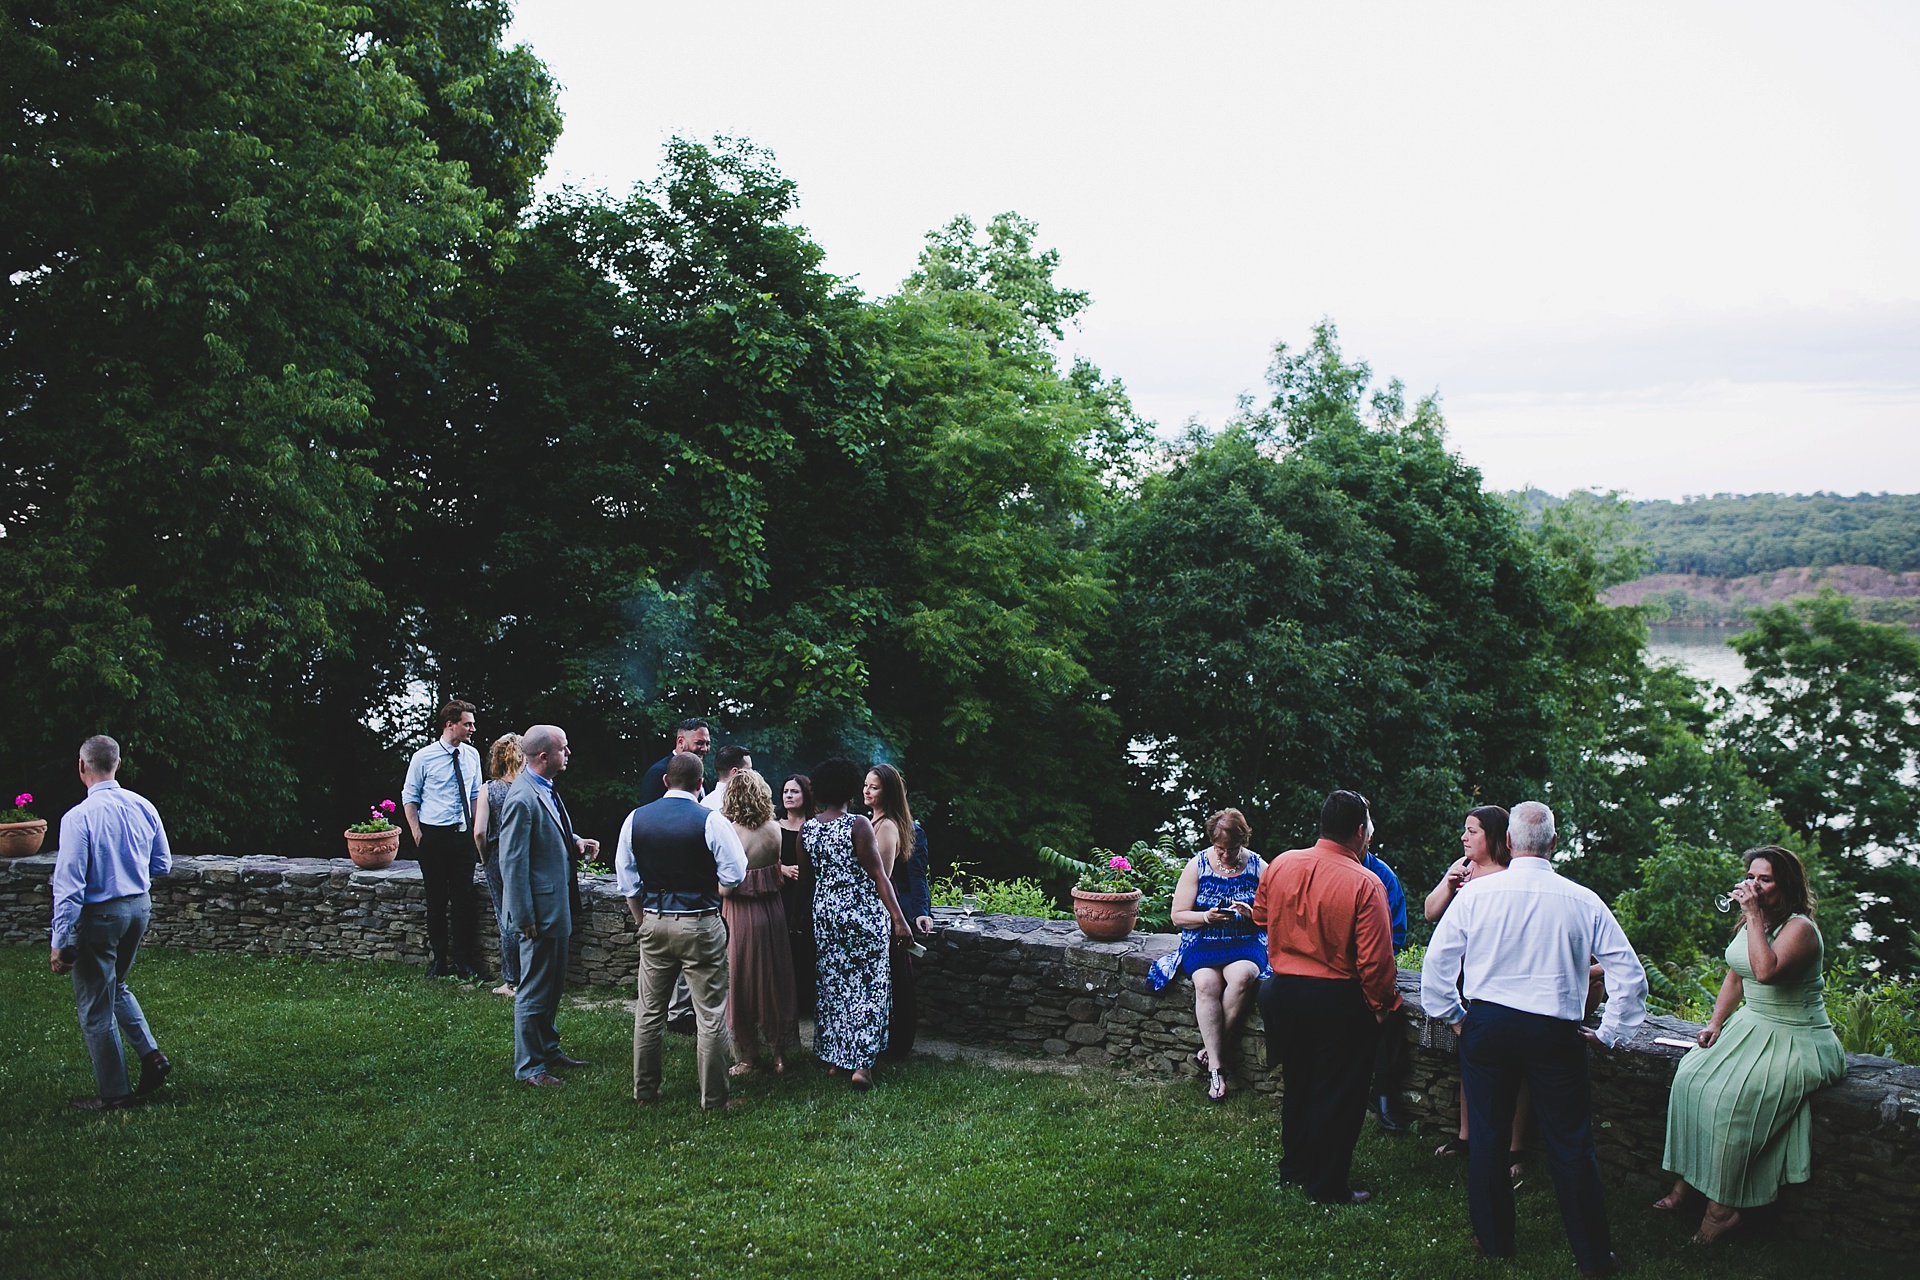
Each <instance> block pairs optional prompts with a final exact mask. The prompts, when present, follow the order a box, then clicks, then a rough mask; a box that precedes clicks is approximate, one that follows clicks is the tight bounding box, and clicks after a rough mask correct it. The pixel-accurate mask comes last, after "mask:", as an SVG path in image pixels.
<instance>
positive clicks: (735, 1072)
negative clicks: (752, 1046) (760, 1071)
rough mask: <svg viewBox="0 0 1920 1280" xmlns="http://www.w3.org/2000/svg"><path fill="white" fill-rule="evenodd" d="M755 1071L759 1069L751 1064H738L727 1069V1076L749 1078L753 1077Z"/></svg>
mask: <svg viewBox="0 0 1920 1280" xmlns="http://www.w3.org/2000/svg"><path fill="white" fill-rule="evenodd" d="M755 1070H757V1068H756V1067H755V1066H754V1065H753V1064H752V1063H751V1062H736V1063H734V1064H733V1065H732V1066H730V1067H728V1068H727V1074H728V1075H730V1076H749V1075H752V1074H753V1073H754V1071H755Z"/></svg>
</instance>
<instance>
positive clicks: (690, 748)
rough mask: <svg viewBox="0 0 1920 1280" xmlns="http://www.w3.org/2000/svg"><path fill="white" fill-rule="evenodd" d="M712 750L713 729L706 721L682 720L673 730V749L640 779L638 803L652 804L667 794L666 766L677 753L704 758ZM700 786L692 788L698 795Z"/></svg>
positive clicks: (656, 761)
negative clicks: (708, 726)
mask: <svg viewBox="0 0 1920 1280" xmlns="http://www.w3.org/2000/svg"><path fill="white" fill-rule="evenodd" d="M711 750H713V731H712V730H711V729H709V728H707V722H706V721H705V720H699V719H688V720H682V721H681V722H680V723H679V724H678V725H676V726H674V730H673V750H671V751H669V752H667V754H666V755H664V756H661V757H660V758H659V759H658V760H655V761H654V762H653V766H652V767H651V768H649V769H648V770H647V774H646V776H645V777H644V778H642V779H640V803H641V804H652V803H653V802H654V801H655V800H658V799H659V798H660V797H661V796H663V795H665V794H667V782H666V777H667V766H668V765H669V764H672V763H673V758H674V757H675V756H677V755H695V756H699V757H700V759H701V760H702V761H704V760H706V758H707V752H709V751H711ZM699 793H700V788H699V787H695V788H694V794H695V795H698V794H699Z"/></svg>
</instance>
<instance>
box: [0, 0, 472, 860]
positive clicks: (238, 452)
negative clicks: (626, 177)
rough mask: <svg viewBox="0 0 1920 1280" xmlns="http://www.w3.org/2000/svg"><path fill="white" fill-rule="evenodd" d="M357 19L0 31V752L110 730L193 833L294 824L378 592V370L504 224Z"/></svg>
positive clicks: (42, 751) (102, 6)
mask: <svg viewBox="0 0 1920 1280" xmlns="http://www.w3.org/2000/svg"><path fill="white" fill-rule="evenodd" d="M370 17H371V12H370V11H369V10H365V9H354V8H348V7H346V6H338V5H333V4H328V3H312V2H306V0H255V2H250V3H247V4H237V3H221V2H218V0H156V2H155V3H152V4H147V5H140V6H132V5H122V4H107V3H85V2H80V0H42V2H37V3H36V2H34V0H24V2H23V3H18V4H14V5H11V6H9V8H8V13H7V18H6V22H5V25H4V27H0V78H3V82H4V85H5V91H6V93H7V96H8V100H9V105H8V110H9V112H10V113H11V115H12V119H13V120H14V121H15V123H14V124H13V125H12V126H10V135H11V142H10V145H9V147H8V150H7V154H6V158H5V161H4V163H5V165H6V170H7V181H6V183H5V185H4V195H0V200H4V207H0V260H3V261H4V269H5V272H6V274H7V275H8V276H9V279H10V284H9V287H8V289H7V290H6V292H5V295H4V298H5V301H4V304H0V305H4V308H5V316H4V332H5V333H6V335H7V337H6V341H5V343H4V345H3V346H0V388H3V389H4V391H3V394H4V395H5V397H6V400H7V410H6V418H5V426H4V433H5V436H4V440H5V452H6V457H7V466H6V469H5V472H4V485H5V496H4V499H3V500H0V528H4V532H5V537H4V538H0V578H4V579H5V580H6V581H7V582H8V584H9V588H10V590H11V592H12V593H13V594H14V598H15V600H16V601H18V602H22V603H27V602H30V603H31V605H32V607H31V608H16V609H11V610H8V611H7V613H6V616H5V619H4V621H0V681H3V682H4V684H5V687H6V688H7V689H8V690H9V695H10V706H9V708H8V710H9V721H10V726H11V729H10V732H9V734H8V745H7V747H6V749H5V750H6V756H7V761H8V763H9V765H11V766H12V767H14V768H16V769H23V770H25V771H26V776H28V777H32V776H35V775H34V774H33V772H32V771H33V770H34V769H36V768H44V767H46V763H45V762H47V761H49V760H53V761H59V762H61V764H62V765H63V766H64V764H65V762H67V761H68V760H69V759H70V756H71V746H70V744H71V743H72V742H74V741H77V740H78V739H79V737H81V736H83V734H84V733H86V732H91V731H94V730H97V729H101V728H110V729H112V730H113V731H115V732H116V733H117V734H118V735H119V736H121V737H122V738H123V739H124V740H125V741H126V742H127V745H128V748H129V754H130V756H131V758H132V760H133V761H134V762H135V763H136V765H138V766H140V767H141V768H142V769H143V771H144V772H143V773H142V775H141V776H142V778H143V784H145V785H149V786H156V787H159V788H161V789H163V790H165V791H166V792H167V794H168V795H169V797H170V798H171V805H170V809H169V818H170V820H171V821H172V822H173V824H174V826H175V828H176V830H178V831H180V832H181V833H182V834H184V835H188V836H193V835H202V834H206V833H208V832H210V831H212V830H215V829H221V830H224V831H225V832H227V833H228V834H229V835H230V836H233V837H235V838H237V839H246V838H249V837H252V836H258V835H263V834H268V833H270V832H272V831H273V830H274V829H276V828H277V827H278V826H280V825H282V824H284V822H285V821H286V820H287V815H289V814H291V813H293V812H294V811H295V810H296V809H297V807H298V801H299V796H298V794H297V793H298V788H297V769H296V767H295V766H294V765H293V764H292V763H290V761H291V760H292V759H293V757H294V756H295V755H296V754H297V752H296V738H295V735H294V734H293V732H292V731H291V726H292V724H293V723H294V721H293V719H292V717H290V716H289V715H287V714H286V713H287V711H288V709H289V708H295V707H299V706H300V705H302V704H303V703H304V702H306V701H309V700H310V699H311V698H312V696H313V693H314V688H313V681H314V679H315V671H316V663H317V662H318V661H320V660H321V659H323V658H325V657H326V656H327V655H331V654H338V653H340V652H342V651H344V649H345V648H346V647H347V646H346V638H347V634H348V628H349V627H350V626H351V620H352V618H353V616H354V615H355V614H356V613H358V612H363V611H371V610H373V609H375V608H377V607H378V606H379V605H380V603H381V602H380V600H379V598H378V595H377V593H376V592H375V591H374V590H373V588H372V587H371V585H370V584H369V582H368V580H367V578H366V576H365V573H364V566H365V563H366V561H367V560H368V559H369V558H370V556H371V554H372V551H373V548H374V547H375V545H376V543H377V542H378V541H379V540H380V537H381V525H382V523H383V522H384V521H386V520H388V519H389V518H390V508H391V502H392V497H393V494H394V491H395V487H396V484H395V481H396V477H394V476H392V475H390V474H387V473H383V472H382V471H381V470H380V469H379V468H378V466H377V465H375V459H376V457H377V451H378V445H379V439H378V434H377V423H376V420H375V415H374V413H373V411H372V406H373V401H374V392H373V389H372V387H371V386H370V379H371V378H372V377H373V376H374V371H375V370H376V369H378V368H380V367H383V366H387V365H391V364H392V363H394V362H395V361H400V360H404V359H408V358H412V357H413V356H414V355H415V354H417V353H419V352H421V351H423V350H425V349H428V348H430V347H432V346H434V345H436V344H437V343H438V342H439V341H440V340H441V339H442V338H444V337H446V336H449V335H452V334H454V333H455V332H456V331H457V328H458V323H459V322H458V318H457V316H456V314H455V308H454V306H453V298H454V291H455V288H456V286H457V284H458V281H459V279H460V276H461V266H460V264H461V262H462V261H465V260H470V259H471V258H473V257H474V256H475V255H478V254H481V253H483V252H484V251H485V249H486V247H487V245H488V243H489V241H490V239H491V237H492V236H493V235H494V231H495V228H496V227H497V226H498V225H499V222H500V219H499V217H498V215H497V213H496V211H495V210H494V209H493V208H492V207H491V206H490V204H489V201H488V200H487V198H486V196H485V195H484V194H483V193H482V192H481V191H479V190H478V189H476V188H475V187H474V186H473V185H472V183H471V181H470V169H469V165H468V164H467V163H465V162H462V161H453V160H448V159H446V158H444V157H443V156H442V155H441V153H440V150H439V147H438V146H437V144H436V142H435V140H434V138H433V137H432V136H431V134H430V132H429V126H430V123H431V121H430V119H429V114H430V107H429V104H428V103H427V102H426V101H425V100H424V99H423V95H422V93H421V91H420V88H419V86H418V84H417V83H416V82H415V81H414V80H413V79H411V78H410V77H409V76H408V75H407V74H406V72H405V70H404V69H403V67H402V66H401V63H402V61H403V58H402V55H401V54H400V53H399V52H397V51H396V50H394V49H392V48H389V47H388V46H386V45H384V44H382V43H381V42H380V41H378V40H377V39H374V38H373V37H372V34H371V33H370V32H369V31H368V30H367V29H366V28H365V26H364V25H363V24H364V23H365V22H366V21H367V20H368V19H369V18H370Z"/></svg>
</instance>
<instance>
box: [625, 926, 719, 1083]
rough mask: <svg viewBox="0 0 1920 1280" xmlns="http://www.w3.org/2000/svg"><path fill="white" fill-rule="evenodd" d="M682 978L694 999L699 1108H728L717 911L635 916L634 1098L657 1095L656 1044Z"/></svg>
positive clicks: (657, 1063) (661, 1035)
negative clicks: (637, 931)
mask: <svg viewBox="0 0 1920 1280" xmlns="http://www.w3.org/2000/svg"><path fill="white" fill-rule="evenodd" d="M682 976H684V977H685V978H686V980H687V990H688V992H689V994H691V995H692V997H693V1016H694V1022H695V1024H696V1026H697V1028H698V1030H697V1035H696V1039H697V1046H696V1050H695V1052H696V1055H697V1057H698V1061H699V1072H700V1105H701V1106H702V1107H704V1108H708V1109H712V1108H715V1107H724V1106H725V1105H726V1104H727V1031H726V1021H727V925H726V921H724V920H723V919H721V917H720V913H719V912H717V911H714V912H709V913H708V914H706V915H698V916H663V915H658V914H656V913H654V912H651V911H649V912H646V913H644V914H642V915H641V917H640V979H639V988H640V992H639V994H640V1000H639V1004H638V1005H637V1006H636V1007H635V1010H634V1015H633V1096H634V1098H635V1099H637V1100H639V1101H643V1102H645V1101H651V1100H653V1099H654V1098H656V1097H658V1096H659V1094H660V1042H661V1041H662V1040H663V1039H664V1038H665V1036H666V1030H667V1003H668V1001H669V1000H671V999H672V997H673V984H674V980H675V979H676V978H679V977H682Z"/></svg>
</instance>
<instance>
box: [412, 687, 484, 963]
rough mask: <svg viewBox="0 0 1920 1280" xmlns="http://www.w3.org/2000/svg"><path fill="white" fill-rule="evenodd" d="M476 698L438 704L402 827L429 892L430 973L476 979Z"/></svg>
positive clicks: (418, 756) (479, 778) (416, 762)
mask: <svg viewBox="0 0 1920 1280" xmlns="http://www.w3.org/2000/svg"><path fill="white" fill-rule="evenodd" d="M473 731H474V718H473V704H472V703H471V702H461V701H459V700H458V699H455V700H454V701H451V702H449V703H447V705H446V706H444V707H442V708H440V736H439V737H438V738H436V739H435V740H434V741H432V742H429V743H428V744H427V745H426V746H424V747H422V748H420V750H418V751H416V752H414V753H413V760H412V762H411V763H410V764H408V765H407V780H406V782H405V783H404V784H403V785H402V786H401V789H400V799H401V800H402V801H404V802H405V808H406V814H407V828H408V830H410V831H411V832H412V833H413V845H414V849H415V850H416V851H417V852H416V856H417V857H418V858H419V859H420V879H421V881H422V884H423V887H424V888H425V889H426V891H427V945H428V946H429V947H431V948H432V950H433V957H432V959H431V960H430V961H429V963H428V965H427V975H428V976H429V977H442V978H447V977H455V976H460V977H476V978H477V977H481V976H484V970H482V969H481V967H480V948H479V933H478V930H477V929H476V927H475V923H474V922H475V911H476V907H475V895H474V891H473V868H474V863H475V862H476V861H477V859H476V857H475V854H474V847H473V834H472V832H473V807H474V804H475V803H476V802H477V801H478V799H479V796H480V784H481V783H482V782H484V781H485V780H486V779H485V777H484V775H483V774H482V773H481V770H480V753H479V752H478V751H475V750H474V749H473V747H472V745H471V740H472V738H473Z"/></svg>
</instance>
